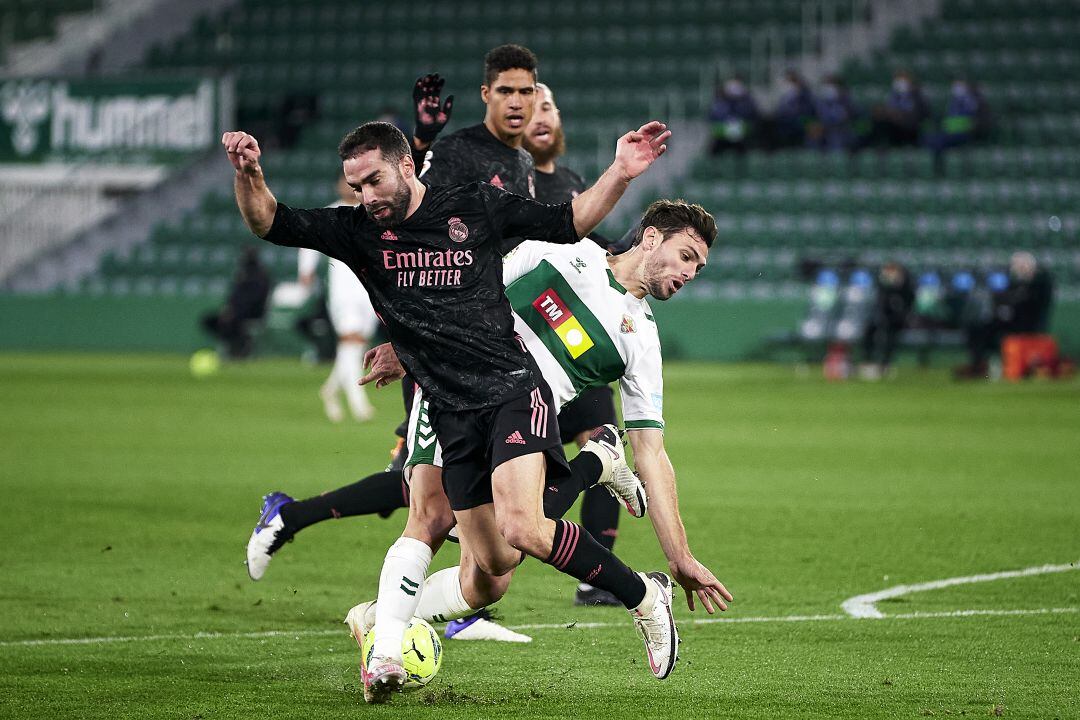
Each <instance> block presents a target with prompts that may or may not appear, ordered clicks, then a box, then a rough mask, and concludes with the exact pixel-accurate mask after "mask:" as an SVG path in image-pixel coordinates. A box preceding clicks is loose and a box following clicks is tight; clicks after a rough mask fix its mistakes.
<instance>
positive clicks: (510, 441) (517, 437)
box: [506, 430, 525, 445]
mask: <svg viewBox="0 0 1080 720" xmlns="http://www.w3.org/2000/svg"><path fill="white" fill-rule="evenodd" d="M506 444H507V445H524V444H525V438H523V437H521V433H520V432H518V431H517V430H515V431H514V432H512V433H510V435H508V436H507V438H506Z"/></svg>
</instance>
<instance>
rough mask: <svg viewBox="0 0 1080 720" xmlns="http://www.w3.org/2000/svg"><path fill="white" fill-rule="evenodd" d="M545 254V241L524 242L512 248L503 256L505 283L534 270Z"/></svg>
mask: <svg viewBox="0 0 1080 720" xmlns="http://www.w3.org/2000/svg"><path fill="white" fill-rule="evenodd" d="M547 247H551V246H550V245H549V246H547ZM545 254H546V250H545V245H544V243H542V242H537V241H535V240H528V241H526V242H523V243H521V244H520V245H518V246H517V247H516V248H514V249H513V250H511V251H510V253H509V254H508V255H507V256H506V257H504V258H503V285H510V283H512V282H514V281H515V280H517V279H518V278H520V277H521V276H522V275H525V274H526V273H528V272H529V271H530V270H534V269H535V268H536V266H537V265H538V264H539V263H540V260H541V259H542V258H543V257H544V255H545Z"/></svg>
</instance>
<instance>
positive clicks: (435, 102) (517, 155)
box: [412, 45, 537, 197]
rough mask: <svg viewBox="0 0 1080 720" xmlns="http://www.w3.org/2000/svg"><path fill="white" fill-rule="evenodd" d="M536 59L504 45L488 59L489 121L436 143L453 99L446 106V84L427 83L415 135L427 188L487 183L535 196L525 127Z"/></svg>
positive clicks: (418, 97)
mask: <svg viewBox="0 0 1080 720" xmlns="http://www.w3.org/2000/svg"><path fill="white" fill-rule="evenodd" d="M536 71H537V60H536V55H534V54H533V53H532V51H531V50H529V49H528V48H524V47H522V46H520V45H500V46H499V47H497V48H493V49H492V50H491V51H489V52H488V53H487V55H485V56H484V83H483V84H482V85H481V86H480V99H481V100H483V101H484V105H486V106H487V109H486V110H485V112H484V121H483V122H482V123H479V124H477V125H470V126H469V127H466V128H462V129H461V130H458V131H456V132H453V133H450V134H449V135H446V136H445V137H442V138H440V139H439V140H438V142H435V143H434V145H433V144H432V141H433V140H434V139H435V137H436V136H437V135H438V134H439V132H440V131H441V130H442V128H443V127H444V126H445V125H446V123H447V122H448V121H449V120H450V111H451V109H452V108H453V98H452V96H451V97H450V98H447V101H446V103H440V102H439V99H440V94H441V92H442V79H441V78H439V77H438V76H437V75H435V76H428V77H427V78H421V80H420V81H418V83H417V88H416V89H415V90H414V93H413V96H414V100H415V101H416V103H417V118H416V120H417V122H416V130H414V132H413V139H412V150H413V157H414V158H423V161H422V164H421V166H420V178H421V179H422V180H423V181H424V183H426V184H427V185H447V184H454V183H464V182H473V181H476V180H481V181H483V182H487V183H491V184H492V185H494V186H495V187H500V188H503V189H504V190H509V191H510V192H514V193H517V194H518V195H524V196H526V197H533V196H534V195H535V189H534V184H535V177H534V174H533V160H532V156H530V155H529V153H527V152H526V151H525V150H524V149H523V148H522V141H523V140H524V137H525V128H526V127H528V125H529V121H530V120H531V119H532V114H533V105H534V102H535V100H536Z"/></svg>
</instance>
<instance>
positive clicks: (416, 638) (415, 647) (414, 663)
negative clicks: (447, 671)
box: [360, 617, 443, 690]
mask: <svg viewBox="0 0 1080 720" xmlns="http://www.w3.org/2000/svg"><path fill="white" fill-rule="evenodd" d="M374 652H375V629H374V628H372V629H371V630H370V631H369V632H368V634H367V637H365V638H364V648H363V650H362V651H361V653H360V662H361V663H362V664H363V666H364V669H365V670H367V666H368V663H369V662H371V656H372V654H373V653H374ZM442 653H443V648H442V641H441V640H440V639H439V633H438V632H436V631H435V628H433V627H431V625H429V624H428V623H427V622H426V621H424V620H421V619H420V618H418V617H414V618H413V619H412V620H411V621H410V622H409V626H408V627H407V628H405V637H404V638H403V639H402V641H401V657H402V660H404V663H403V664H404V666H405V672H407V673H408V674H409V677H408V679H407V680H405V689H406V690H408V689H410V688H418V687H423V686H424V685H427V684H428V683H429V682H431V680H432V679H433V678H434V677H435V676H436V675H437V674H438V672H439V668H440V667H442Z"/></svg>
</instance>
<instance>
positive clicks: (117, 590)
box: [0, 355, 1080, 720]
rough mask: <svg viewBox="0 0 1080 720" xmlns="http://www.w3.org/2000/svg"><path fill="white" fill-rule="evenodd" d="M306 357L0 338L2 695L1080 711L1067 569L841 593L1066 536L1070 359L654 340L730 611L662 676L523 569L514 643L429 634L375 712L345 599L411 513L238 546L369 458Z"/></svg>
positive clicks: (279, 705)
mask: <svg viewBox="0 0 1080 720" xmlns="http://www.w3.org/2000/svg"><path fill="white" fill-rule="evenodd" d="M324 372H325V370H324V369H321V368H307V367H303V366H300V365H299V364H297V363H293V362H286V361H259V362H254V363H250V364H244V365H233V366H227V367H225V368H224V369H223V370H222V371H221V372H220V373H219V374H217V375H214V376H212V377H209V378H206V379H203V380H196V379H194V378H192V377H191V376H190V375H189V373H188V370H187V363H186V359H184V358H178V357H147V356H102V355H91V356H82V355H66V356H64V355H49V356H41V355H3V356H0V399H2V402H0V407H2V410H3V411H2V413H0V446H2V447H3V462H2V463H0V467H2V471H0V490H2V495H0V498H2V507H3V514H2V516H0V517H2V528H3V529H2V532H0V537H2V542H0V577H2V578H3V581H2V584H0V669H2V672H0V717H20V718H80V719H82V718H148V717H152V718H158V717H161V718H186V719H189V720H190V719H195V718H205V719H207V720H209V719H211V718H257V717H275V718H293V717H295V718H313V717H318V718H356V717H360V716H371V717H390V716H400V717H408V718H429V717H430V718H440V719H443V718H456V717H510V716H524V717H552V718H555V717H558V718H564V717H578V718H601V717H604V718H607V717H612V718H628V717H632V718H639V717H641V718H643V717H664V718H668V717H670V718H701V717H709V718H712V717H725V718H789V717H800V718H801V717H822V718H824V717H842V718H877V717H880V718H905V717H908V718H916V717H923V716H938V717H941V716H960V715H966V716H971V717H990V716H999V715H1000V716H1005V717H1016V718H1021V717H1024V718H1047V719H1049V718H1075V717H1080V690H1078V687H1080V612H1078V609H1080V572H1071V571H1063V572H1057V573H1052V574H1039V575H1032V576H1030V577H1020V578H1004V579H999V580H995V581H990V582H980V583H977V584H960V585H955V586H950V587H944V588H941V589H935V590H929V591H924V592H917V593H910V594H906V595H901V596H899V597H895V598H891V599H889V600H887V601H884V602H881V603H880V604H879V605H878V608H879V609H880V610H881V611H882V612H883V613H885V615H886V618H884V619H876V620H875V619H862V620H858V619H850V618H848V617H846V616H845V615H844V613H843V611H842V610H841V603H842V602H843V601H844V600H845V599H847V598H850V597H852V596H855V595H859V594H863V593H870V592H874V591H878V590H883V589H886V588H889V587H893V586H896V585H900V584H912V583H922V582H927V581H933V580H941V579H945V578H955V577H962V576H971V575H977V574H986V573H996V572H1000V571H1007V570H1020V569H1024V568H1029V567H1035V566H1042V565H1045V564H1059V565H1060V564H1066V565H1067V564H1068V563H1076V562H1077V561H1078V560H1080V479H1078V472H1080V470H1078V468H1080V383H1077V382H1075V381H1073V382H1067V383H1049V382H1032V383H1028V384H1022V385H1011V384H1005V383H999V384H972V385H960V384H954V383H952V382H951V381H949V380H948V379H946V377H945V376H944V375H943V374H938V373H933V372H930V373H919V372H916V371H914V370H911V371H907V372H905V373H903V374H901V376H900V377H899V378H897V379H896V380H894V381H890V382H883V383H879V384H862V383H856V382H850V383H846V384H828V383H825V382H824V381H822V380H820V379H818V376H817V374H813V373H812V374H811V375H810V376H807V377H800V376H798V374H796V373H795V372H793V371H792V370H791V369H790V368H785V367H766V366H747V365H739V366H713V365H679V364H673V365H671V366H669V367H668V369H667V372H666V378H667V392H666V410H667V419H668V431H667V443H668V449H669V452H670V454H671V457H672V459H673V461H674V463H675V467H676V470H677V471H678V475H679V484H680V489H681V504H682V512H683V516H684V518H685V521H686V524H687V527H688V531H689V534H690V539H691V545H692V547H693V549H694V550H695V552H696V554H697V555H698V557H699V558H700V559H701V560H702V561H703V562H705V563H706V564H707V565H708V566H709V567H711V568H712V569H713V570H714V571H715V572H716V574H717V575H718V576H719V577H720V578H721V580H723V581H724V582H725V583H726V584H727V586H728V588H729V589H730V590H731V591H732V592H733V593H734V594H735V597H736V602H735V603H734V605H733V606H732V609H731V610H730V611H729V612H728V613H726V615H725V616H724V618H723V619H724V620H727V621H731V622H712V623H696V622H694V621H699V620H704V619H705V618H706V617H707V616H705V615H704V614H703V613H702V612H701V611H700V610H699V611H698V612H697V613H694V614H691V613H690V612H688V611H687V609H686V607H685V604H683V605H682V606H681V607H680V608H679V612H678V617H679V619H680V621H681V629H682V636H683V644H682V652H681V659H680V662H679V665H678V666H677V667H676V670H675V672H674V673H673V674H672V676H671V678H670V679H669V680H667V681H665V682H663V683H661V682H657V681H656V680H654V679H653V678H652V676H651V675H650V673H649V671H648V667H647V664H646V661H645V658H644V654H643V650H642V647H641V643H640V641H639V640H638V638H637V636H636V634H635V633H634V631H633V628H632V626H631V623H630V621H629V619H628V618H627V616H626V614H625V613H624V612H622V611H621V610H614V609H588V610H585V609H580V608H575V607H573V606H572V605H571V599H572V593H573V582H571V581H570V580H569V579H568V578H565V577H564V576H561V575H559V574H558V573H556V572H555V571H554V570H553V569H551V568H549V567H546V566H543V565H541V564H540V563H537V562H533V561H530V562H528V563H526V565H525V566H524V567H522V569H521V571H520V573H519V575H518V576H517V578H516V579H515V581H514V587H513V588H512V589H511V592H510V594H509V596H508V597H507V598H506V599H505V600H504V601H503V602H502V603H500V605H499V608H498V609H499V611H500V613H501V615H502V617H503V619H504V622H506V623H507V624H509V625H512V626H520V625H537V624H540V625H544V626H545V627H540V628H535V629H530V630H526V631H525V632H528V633H530V634H531V635H532V636H533V637H534V641H533V643H532V644H531V645H527V646H508V645H501V644H494V643H464V642H453V641H451V642H447V643H446V656H445V662H444V664H443V669H442V672H441V673H440V675H439V677H438V678H436V680H435V681H434V682H433V683H432V685H431V686H430V687H429V688H427V689H425V690H421V691H418V692H415V693H410V694H407V695H404V696H401V697H398V698H395V701H394V703H393V704H391V705H390V706H387V707H368V706H365V705H364V703H363V700H362V698H361V697H360V692H359V688H358V684H359V681H358V673H357V671H356V660H357V657H358V653H357V652H356V648H355V644H354V643H353V640H352V638H351V637H350V636H349V635H348V634H347V632H346V629H345V627H344V625H342V624H341V620H342V618H343V617H344V614H345V612H346V611H347V610H348V608H349V607H350V606H351V605H353V604H354V603H355V602H358V601H360V600H364V599H368V598H370V597H373V596H374V593H375V591H376V586H377V580H378V572H379V566H380V564H381V560H382V557H383V554H384V553H385V550H386V548H387V546H388V545H389V544H390V543H391V542H392V540H393V539H394V538H395V537H396V536H397V534H398V533H399V532H400V530H401V527H402V525H403V523H404V516H403V514H402V513H400V512H399V513H398V514H396V515H395V516H394V517H393V518H391V519H390V520H381V519H378V518H361V519H348V520H340V521H334V522H330V523H326V524H323V525H321V526H318V527H314V528H312V529H310V530H308V531H306V532H304V533H303V534H302V535H301V536H300V537H299V538H298V539H297V541H296V542H294V543H293V544H291V545H288V546H286V547H285V548H284V550H283V551H282V552H281V553H280V554H279V555H278V556H277V557H276V558H275V560H274V562H273V563H272V564H271V566H270V569H269V571H268V572H267V575H266V578H265V579H264V580H263V581H261V582H259V583H253V582H251V581H250V580H248V578H247V575H246V573H245V570H244V567H243V564H242V561H243V556H244V553H243V548H244V544H245V542H246V540H247V536H248V534H249V532H250V530H251V526H252V524H253V523H254V521H255V520H256V516H257V512H258V508H259V501H260V497H261V495H262V494H263V493H264V492H266V491H268V490H271V489H283V490H286V491H288V492H291V493H292V494H294V495H300V496H302V495H306V494H311V493H315V492H320V491H322V490H326V489H329V488H332V487H336V486H337V485H339V484H343V483H345V482H348V481H352V480H354V479H356V478H358V477H360V476H363V475H366V474H368V473H369V472H373V471H375V470H378V469H381V466H382V465H383V464H385V462H386V458H387V450H388V449H389V445H390V433H391V429H392V428H393V426H394V425H396V424H397V422H398V420H399V413H400V394H399V392H398V390H397V389H396V387H395V388H393V389H386V390H381V391H378V392H376V393H374V397H375V402H376V405H377V408H378V410H379V416H378V418H377V420H376V421H374V422H373V423H370V424H369V425H366V426H362V427H360V426H356V425H349V424H345V425H340V426H334V425H331V424H329V423H328V422H327V421H326V420H325V419H324V417H323V416H322V409H321V406H320V404H319V401H318V398H317V396H316V389H317V387H318V384H319V383H320V382H321V380H322V378H323V374H324ZM576 512H577V511H576V510H575V511H573V515H574V516H576ZM620 532H621V535H620V538H619V542H618V545H617V550H618V552H619V553H620V555H621V556H622V557H623V558H624V559H625V560H627V561H628V562H629V563H630V564H631V565H632V566H634V567H637V568H642V569H649V568H654V569H655V568H662V567H663V566H664V561H663V558H662V556H661V554H660V552H659V550H658V548H657V546H656V543H655V539H654V537H653V534H652V530H651V527H650V526H649V523H648V521H647V520H642V521H636V520H634V519H633V518H630V517H628V516H624V517H623V519H622V524H621V528H620ZM454 560H455V551H454V550H453V548H448V549H446V550H444V552H443V553H442V554H440V555H439V556H438V557H437V559H436V562H435V565H434V566H433V569H435V568H438V567H443V566H445V565H449V564H453V562H454ZM960 611H974V612H971V613H966V614H958V613H959V612H960ZM1014 611H1015V612H1014ZM793 617H794V618H796V619H791V618H793ZM785 618H787V619H785ZM799 618H801V619H799ZM80 639H81V640H83V641H80V642H76V641H78V640H80Z"/></svg>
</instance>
